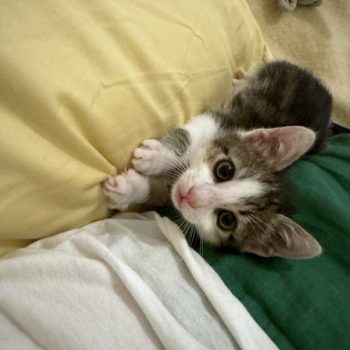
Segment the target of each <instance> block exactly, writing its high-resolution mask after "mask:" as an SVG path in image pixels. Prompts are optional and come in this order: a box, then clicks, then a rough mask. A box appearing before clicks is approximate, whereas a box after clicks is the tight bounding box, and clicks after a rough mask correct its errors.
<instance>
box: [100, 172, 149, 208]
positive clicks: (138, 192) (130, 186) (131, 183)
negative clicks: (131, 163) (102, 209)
mask: <svg viewBox="0 0 350 350" xmlns="http://www.w3.org/2000/svg"><path fill="white" fill-rule="evenodd" d="M103 189H104V193H105V195H106V196H107V198H108V207H109V208H110V209H118V210H121V211H123V210H127V209H128V208H129V207H130V206H131V205H133V204H139V203H144V202H145V201H146V200H147V198H148V195H149V181H148V178H147V177H145V176H142V175H140V174H139V173H137V172H136V171H135V170H133V169H129V170H128V171H126V172H124V173H122V174H120V175H118V176H109V177H108V179H107V180H106V181H105V182H104V184H103Z"/></svg>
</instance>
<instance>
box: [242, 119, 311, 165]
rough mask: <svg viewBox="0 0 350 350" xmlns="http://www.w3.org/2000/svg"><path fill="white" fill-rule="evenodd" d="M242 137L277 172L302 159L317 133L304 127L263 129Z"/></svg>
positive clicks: (244, 133)
mask: <svg viewBox="0 0 350 350" xmlns="http://www.w3.org/2000/svg"><path fill="white" fill-rule="evenodd" d="M241 135H242V138H243V139H244V140H246V141H247V142H248V143H249V144H250V145H251V146H252V147H253V148H255V149H256V150H257V151H258V152H259V153H260V154H261V155H262V156H263V157H264V158H265V159H266V161H267V162H268V163H269V164H270V165H271V166H272V167H273V168H274V169H275V170H276V171H279V170H282V169H284V168H286V167H287V166H289V165H290V164H291V163H293V162H294V161H296V160H297V159H298V158H300V157H301V156H302V155H303V154H304V153H305V152H306V151H307V150H309V149H310V148H311V146H312V145H313V144H314V142H315V139H316V134H315V132H314V131H312V130H310V129H308V128H304V127H303V126H284V127H280V128H272V129H264V128H261V129H255V130H251V131H246V132H242V134H241Z"/></svg>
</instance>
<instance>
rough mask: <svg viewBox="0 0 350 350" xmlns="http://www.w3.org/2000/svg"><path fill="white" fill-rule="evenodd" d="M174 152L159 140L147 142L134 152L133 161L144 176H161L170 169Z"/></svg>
mask: <svg viewBox="0 0 350 350" xmlns="http://www.w3.org/2000/svg"><path fill="white" fill-rule="evenodd" d="M172 157H173V154H172V151H171V150H169V149H168V148H167V147H165V146H164V145H163V144H162V143H161V142H160V141H158V140H145V141H143V142H142V144H141V146H140V147H137V148H136V149H135V151H134V158H133V160H132V161H131V163H132V165H133V166H134V168H135V169H136V170H137V171H138V172H140V173H141V174H144V175H148V176H150V175H159V174H160V173H161V172H163V171H164V170H166V169H167V168H168V167H169V164H170V162H171V159H172Z"/></svg>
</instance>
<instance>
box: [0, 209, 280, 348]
mask: <svg viewBox="0 0 350 350" xmlns="http://www.w3.org/2000/svg"><path fill="white" fill-rule="evenodd" d="M38 348H44V349H65V350H66V349H84V350H86V349H123V350H124V349H164V348H166V349H174V350H175V349H176V350H179V349H190V350H192V349H193V350H195V349H254V350H255V349H259V350H264V349H276V346H275V345H274V344H273V342H272V341H271V340H270V339H269V338H268V336H267V335H266V334H265V333H264V332H263V331H262V330H261V328H260V327H259V326H258V325H257V324H256V323H255V321H254V320H253V319H252V318H251V316H250V315H249V313H248V312H247V310H246V309H245V308H244V306H243V305H242V304H241V303H240V302H239V301H238V300H237V299H236V298H235V297H234V296H233V295H232V294H231V293H230V292H229V290H228V289H227V288H226V287H225V285H224V284H223V282H222V281H221V279H220V278H219V276H218V275H217V274H216V273H215V272H214V271H213V270H212V269H211V267H210V266H209V265H208V264H207V263H206V262H205V261H204V260H203V259H202V257H201V256H199V255H198V254H197V253H196V252H195V251H194V250H192V249H190V248H189V246H188V245H187V242H186V240H185V238H184V236H183V234H182V233H181V231H180V230H179V229H178V227H177V226H176V225H174V224H173V223H172V222H171V221H169V220H168V219H164V218H160V217H159V216H158V215H156V214H154V213H148V214H145V215H140V214H123V215H118V216H116V217H115V218H113V219H109V220H103V221H100V222H96V223H93V224H90V225H87V226H85V227H83V228H81V229H77V230H73V231H69V232H67V233H64V234H61V235H58V236H54V237H50V238H47V239H43V240H41V241H39V242H36V243H34V244H32V245H30V246H29V247H27V248H25V249H22V250H19V251H17V252H16V253H13V254H12V255H9V256H7V257H5V258H3V259H2V260H0V349H16V350H20V349H38Z"/></svg>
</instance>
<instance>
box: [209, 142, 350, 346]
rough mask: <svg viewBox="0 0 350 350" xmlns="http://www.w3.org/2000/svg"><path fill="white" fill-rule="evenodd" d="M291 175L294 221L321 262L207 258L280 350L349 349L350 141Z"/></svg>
mask: <svg viewBox="0 0 350 350" xmlns="http://www.w3.org/2000/svg"><path fill="white" fill-rule="evenodd" d="M289 175H290V178H291V180H292V182H293V183H294V185H295V189H294V192H293V200H294V202H295V203H294V204H295V207H296V213H295V215H293V218H294V219H295V220H296V221H297V222H298V223H299V224H301V225H302V226H303V227H305V228H306V229H307V230H308V231H309V232H310V233H312V234H313V235H314V236H315V237H316V238H317V239H318V240H319V242H320V243H321V245H322V247H323V254H322V255H321V256H320V257H318V258H315V259H311V260H287V259H280V258H269V259H266V258H265V259H264V258H259V257H255V256H252V255H243V254H242V255H240V254H236V255H233V254H228V253H227V252H223V251H221V250H219V249H215V248H212V247H208V246H205V247H204V251H203V256H204V258H205V259H206V260H207V261H208V263H209V264H210V265H211V266H212V267H213V268H214V269H215V270H216V271H217V273H218V274H219V275H220V276H221V278H222V279H223V280H224V282H225V283H226V285H227V286H228V287H229V289H230V290H231V291H232V293H233V294H234V295H235V296H237V297H238V298H239V299H240V300H241V301H242V302H243V304H244V305H245V306H246V308H247V309H248V311H249V312H250V313H251V314H252V316H253V317H254V318H255V320H256V321H257V322H258V323H259V324H260V326H261V327H262V328H263V329H264V330H265V331H266V332H267V334H269V336H270V337H271V338H272V340H273V341H274V342H275V343H276V344H277V345H278V346H279V347H280V348H281V349H283V350H284V349H302V350H304V349H317V350H320V349H322V350H324V349H332V350H338V349H350V274H349V268H350V135H340V136H336V137H333V138H332V139H331V140H330V142H329V144H328V147H327V149H326V150H325V151H324V152H323V153H322V154H319V155H312V156H307V157H305V159H303V160H300V161H299V162H297V163H296V164H295V165H294V166H293V167H292V168H291V169H290V172H289ZM232 312H234V310H232Z"/></svg>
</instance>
